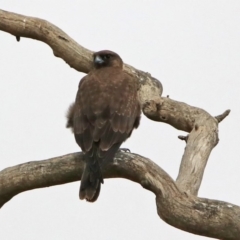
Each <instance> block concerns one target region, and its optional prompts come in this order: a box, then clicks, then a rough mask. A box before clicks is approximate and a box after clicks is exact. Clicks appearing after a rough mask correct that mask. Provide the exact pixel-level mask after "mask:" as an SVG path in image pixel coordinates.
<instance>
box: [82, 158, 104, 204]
mask: <svg viewBox="0 0 240 240" xmlns="http://www.w3.org/2000/svg"><path fill="white" fill-rule="evenodd" d="M86 157H87V156H86ZM86 160H87V161H86V164H85V168H84V171H83V175H82V179H81V186H80V191H79V198H80V199H86V200H87V201H88V202H95V201H96V200H97V198H98V196H99V193H100V189H101V183H103V177H102V173H101V169H100V165H99V162H98V159H97V158H93V157H90V158H88V159H86Z"/></svg>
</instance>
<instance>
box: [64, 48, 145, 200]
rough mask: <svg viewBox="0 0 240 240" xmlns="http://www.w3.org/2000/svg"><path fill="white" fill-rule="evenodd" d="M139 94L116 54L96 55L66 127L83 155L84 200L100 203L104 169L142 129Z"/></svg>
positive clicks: (82, 196) (68, 116)
mask: <svg viewBox="0 0 240 240" xmlns="http://www.w3.org/2000/svg"><path fill="white" fill-rule="evenodd" d="M137 90H138V83H137V80H136V78H135V77H132V76H130V75H129V74H128V73H126V72H124V71H123V61H122V59H121V57H120V56H119V55H118V54H117V53H115V52H112V51H110V50H102V51H99V52H95V53H94V54H93V61H92V68H91V70H90V71H89V73H88V74H87V75H86V76H84V77H83V78H82V79H81V80H80V82H79V86H78V91H77V95H76V99H75V103H74V104H72V105H71V106H70V107H69V110H68V113H67V125H66V127H68V128H71V129H72V131H73V133H74V136H75V140H76V143H77V144H78V145H79V147H80V148H81V149H82V151H83V154H84V160H85V167H84V170H83V174H82V177H81V185H80V190H79V198H80V199H81V200H83V199H86V201H88V202H95V201H96V200H97V198H98V196H99V193H100V189H101V184H103V182H104V181H103V176H102V171H101V165H102V164H103V163H104V162H108V161H113V158H114V156H115V154H116V152H117V151H119V148H120V146H121V144H122V143H123V142H124V141H125V140H126V139H127V138H129V137H130V136H131V133H132V131H133V129H134V128H137V127H138V126H139V123H140V117H141V104H140V101H139V99H138V93H137Z"/></svg>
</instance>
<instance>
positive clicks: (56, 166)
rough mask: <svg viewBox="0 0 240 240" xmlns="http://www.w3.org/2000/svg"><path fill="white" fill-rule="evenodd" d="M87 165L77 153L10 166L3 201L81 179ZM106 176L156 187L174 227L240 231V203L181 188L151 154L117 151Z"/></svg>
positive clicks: (0, 176)
mask: <svg viewBox="0 0 240 240" xmlns="http://www.w3.org/2000/svg"><path fill="white" fill-rule="evenodd" d="M83 165H84V163H83V155H82V153H73V154H68V155H65V156H61V157H56V158H52V159H49V160H45V161H35V162H28V163H25V164H20V165H17V166H14V167H9V168H6V169H5V170H3V171H1V172H0V205H1V206H3V204H4V203H6V202H7V201H9V200H10V199H11V198H12V197H14V196H15V195H17V194H19V193H21V192H24V191H27V190H31V189H34V188H40V187H49V186H53V185H57V184H63V183H68V182H73V181H77V180H79V179H80V178H81V174H82V171H83ZM103 176H104V178H116V177H118V178H127V179H129V180H131V181H134V182H137V183H139V184H141V185H142V186H143V187H144V188H146V189H148V190H150V191H152V192H153V193H154V194H155V195H156V204H157V211H158V214H159V216H160V217H161V218H162V219H163V220H164V221H166V222H167V223H169V224H170V225H172V226H174V227H177V228H179V229H182V230H185V231H188V232H191V233H195V234H199V235H203V236H208V237H213V238H220V239H237V238H238V236H239V234H240V222H239V219H240V207H238V206H235V205H233V204H230V203H226V202H221V201H216V200H210V199H203V198H196V197H193V196H190V195H187V194H185V193H183V192H181V191H180V190H179V189H178V187H177V186H176V184H175V182H174V181H173V180H172V179H171V177H170V176H169V175H168V174H167V173H166V172H164V170H162V169H161V168H160V167H159V166H158V165H156V164H155V163H154V162H152V161H151V160H149V159H147V158H144V157H142V156H139V155H137V154H132V153H121V152H120V153H117V155H116V157H115V159H114V161H113V162H112V163H107V164H106V165H105V166H104V168H103Z"/></svg>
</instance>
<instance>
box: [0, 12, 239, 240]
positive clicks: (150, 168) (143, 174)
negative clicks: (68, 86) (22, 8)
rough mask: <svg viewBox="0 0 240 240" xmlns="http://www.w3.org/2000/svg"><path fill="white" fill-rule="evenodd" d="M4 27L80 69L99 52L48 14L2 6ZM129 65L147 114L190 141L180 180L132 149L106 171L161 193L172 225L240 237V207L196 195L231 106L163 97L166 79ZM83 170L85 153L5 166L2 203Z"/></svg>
mask: <svg viewBox="0 0 240 240" xmlns="http://www.w3.org/2000/svg"><path fill="white" fill-rule="evenodd" d="M0 30H2V31H5V32H8V33H10V34H12V35H14V36H16V37H17V40H18V41H19V40H20V37H28V38H32V39H36V40H39V41H42V42H45V43H46V44H48V45H49V46H50V47H51V48H52V49H53V53H54V55H55V56H57V57H60V58H62V59H63V60H64V61H65V62H67V63H68V64H69V66H70V67H72V68H74V69H76V70H77V71H81V72H85V73H87V72H88V71H89V70H90V69H91V59H92V53H93V52H92V51H90V50H88V49H85V48H83V47H82V46H80V45H79V44H78V43H76V42H75V41H74V40H73V39H71V38H70V37H69V36H68V35H67V34H66V33H64V32H63V31H62V30H60V29H59V28H58V27H56V26H54V25H53V24H51V23H49V22H47V21H45V20H42V19H38V18H32V17H27V16H23V15H19V14H15V13H10V12H6V11H2V10H0ZM124 70H125V71H126V72H128V73H129V74H131V75H133V76H135V77H136V78H137V79H138V82H139V97H140V101H141V103H142V106H143V112H144V114H145V115H146V116H147V117H148V118H150V119H152V120H154V121H160V122H164V123H167V124H170V125H171V126H173V127H175V128H177V129H180V130H183V131H186V132H188V133H189V135H188V136H187V137H181V139H184V140H185V141H186V144H187V145H186V148H185V152H184V155H183V157H182V162H181V166H180V170H179V175H178V177H177V180H176V182H174V181H173V180H172V179H171V178H170V177H169V176H168V175H167V173H165V172H164V171H163V170H162V169H161V168H160V167H158V166H157V165H156V164H154V163H153V162H152V161H150V160H149V159H146V158H143V157H141V156H139V155H135V154H129V153H128V154H124V153H118V154H117V155H116V157H115V160H114V162H113V163H108V164H106V165H104V166H103V169H102V170H103V175H104V177H105V178H111V177H123V178H127V179H130V180H132V181H135V182H138V183H140V184H141V185H142V186H143V187H144V188H146V189H148V190H150V191H152V192H153V193H155V195H156V201H157V210H158V214H159V216H160V217H161V218H162V219H163V220H164V221H165V222H167V223H169V224H171V225H172V226H175V227H177V228H180V229H182V230H185V231H188V232H191V233H195V234H199V235H203V236H208V237H214V238H221V239H238V238H239V234H240V223H239V219H240V208H239V207H238V206H235V205H232V204H229V203H224V202H220V201H215V200H209V199H201V198H197V197H196V196H197V193H198V190H199V187H200V185H201V181H202V177H203V173H204V169H205V166H206V163H207V160H208V157H209V155H210V153H211V151H212V149H213V148H214V147H215V146H216V144H217V143H218V123H219V122H221V121H222V120H223V119H224V118H225V117H226V116H227V115H228V114H229V111H226V112H225V113H223V114H221V115H219V116H217V117H212V116H211V115H210V114H209V113H207V112H206V111H204V110H202V109H200V108H196V107H192V106H189V105H187V104H185V103H181V102H177V101H174V100H172V99H169V98H161V97H160V96H161V94H162V85H161V83H160V82H159V81H158V80H157V79H155V78H153V77H151V75H150V74H148V73H145V72H142V71H140V70H137V69H135V68H133V67H131V66H130V65H127V64H125V65H124ZM82 170H83V159H82V154H80V153H75V154H69V155H66V156H62V157H58V158H53V159H49V160H45V161H37V162H29V163H25V164H21V165H18V166H15V167H11V168H7V169H5V170H3V171H1V172H0V206H3V205H4V204H5V203H6V202H7V201H9V200H10V199H11V198H12V197H14V196H15V195H17V194H18V193H21V192H23V191H27V190H30V189H34V188H41V187H47V186H53V185H57V184H63V183H68V182H72V181H76V180H78V179H80V178H81V174H82Z"/></svg>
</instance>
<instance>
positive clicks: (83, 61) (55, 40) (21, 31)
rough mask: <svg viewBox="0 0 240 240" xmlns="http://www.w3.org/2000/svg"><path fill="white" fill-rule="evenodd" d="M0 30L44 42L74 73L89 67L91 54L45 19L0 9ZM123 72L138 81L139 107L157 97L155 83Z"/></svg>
mask: <svg viewBox="0 0 240 240" xmlns="http://www.w3.org/2000/svg"><path fill="white" fill-rule="evenodd" d="M0 30H1V31H4V32H8V33H10V34H12V35H14V36H17V39H20V37H26V38H32V39H35V40H39V41H41V42H44V43H46V44H47V45H49V46H50V47H51V48H52V50H53V54H54V55H55V56H56V57H60V58H62V59H63V60H64V61H65V62H66V63H67V64H68V65H69V66H70V67H72V68H74V69H75V70H77V71H80V72H84V73H88V72H89V71H90V69H91V67H92V65H91V64H92V54H93V51H90V50H88V49H86V48H84V47H82V46H81V45H79V44H78V43H77V42H76V41H74V40H73V39H72V38H71V37H69V36H68V35H67V34H66V33H65V32H63V31H62V30H61V29H60V28H58V27H56V26H55V25H53V24H51V23H50V22H48V21H46V20H43V19H39V18H33V17H28V16H24V15H20V14H16V13H11V12H7V11H3V10H0ZM124 70H125V71H126V72H127V73H128V74H130V75H132V76H134V77H136V78H137V79H138V81H139V91H138V92H139V97H140V101H141V102H142V104H143V103H144V102H145V101H146V100H149V99H152V98H153V97H160V96H161V94H162V90H163V88H162V84H161V82H160V81H159V80H157V79H155V78H153V77H151V75H150V74H149V73H145V72H143V71H140V70H137V69H135V68H134V67H132V66H130V65H128V64H125V65H124Z"/></svg>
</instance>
